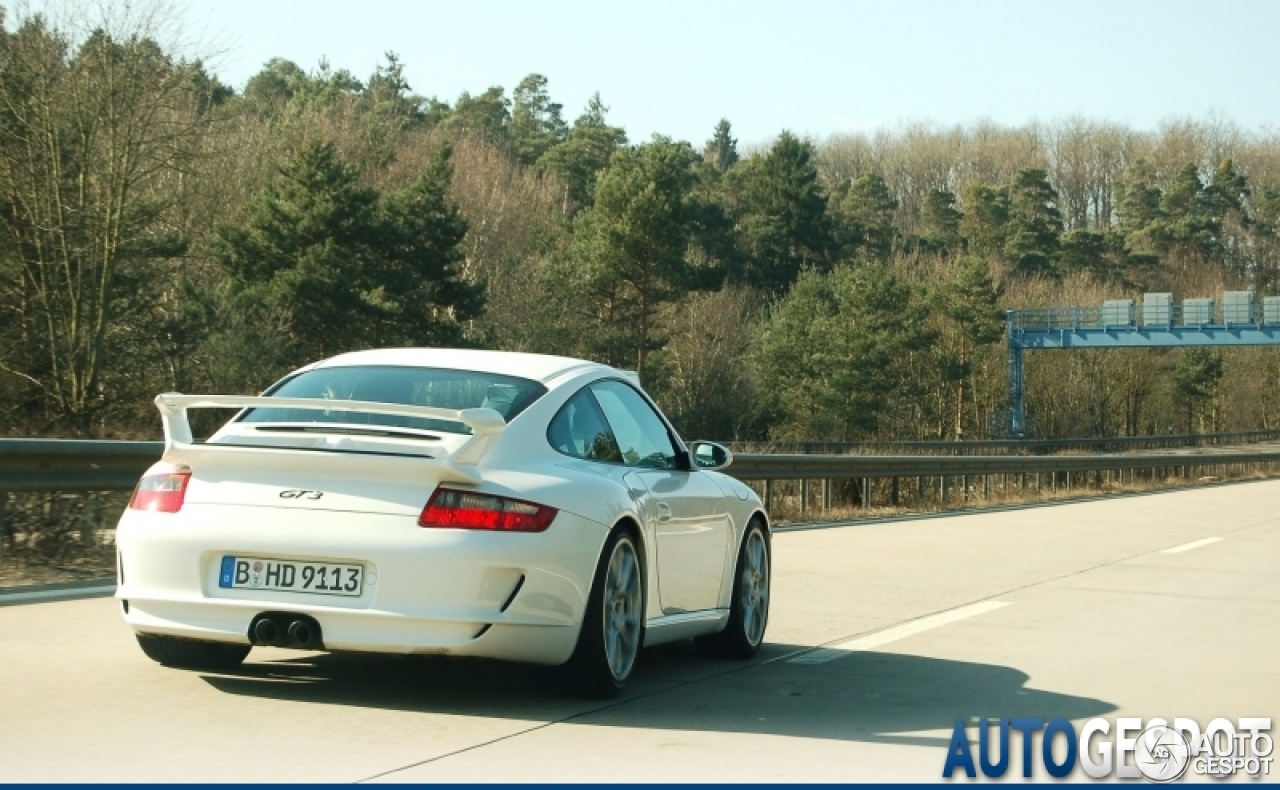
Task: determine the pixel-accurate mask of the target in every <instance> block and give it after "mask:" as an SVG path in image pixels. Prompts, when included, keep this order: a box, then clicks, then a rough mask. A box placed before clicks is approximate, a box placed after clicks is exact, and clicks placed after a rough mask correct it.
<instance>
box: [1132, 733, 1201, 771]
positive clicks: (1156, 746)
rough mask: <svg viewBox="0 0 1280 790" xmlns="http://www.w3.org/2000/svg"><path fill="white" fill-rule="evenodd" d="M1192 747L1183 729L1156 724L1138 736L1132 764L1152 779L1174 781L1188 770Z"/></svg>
mask: <svg viewBox="0 0 1280 790" xmlns="http://www.w3.org/2000/svg"><path fill="white" fill-rule="evenodd" d="M1190 762H1191V747H1190V746H1188V745H1187V739H1186V737H1185V736H1183V734H1182V733H1181V732H1178V731H1177V730H1175V729H1173V728H1172V727H1166V726H1165V725H1163V724H1156V725H1153V726H1151V727H1148V728H1146V729H1145V730H1143V731H1142V734H1141V735H1139V736H1138V742H1137V744H1135V746H1134V750H1133V764H1134V766H1136V767H1137V769H1138V773H1140V774H1142V775H1143V777H1145V778H1147V779H1149V780H1151V781H1152V782H1172V781H1173V780H1174V779H1177V778H1178V777H1180V776H1182V775H1183V774H1184V773H1186V772H1187V765H1189V764H1190Z"/></svg>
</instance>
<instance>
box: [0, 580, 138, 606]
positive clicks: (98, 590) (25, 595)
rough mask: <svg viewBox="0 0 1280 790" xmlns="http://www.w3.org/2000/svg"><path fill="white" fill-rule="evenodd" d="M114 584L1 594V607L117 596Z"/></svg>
mask: <svg viewBox="0 0 1280 790" xmlns="http://www.w3.org/2000/svg"><path fill="white" fill-rule="evenodd" d="M115 592H116V586H115V585H114V584H112V585H109V586H105V587H67V588H63V589H61V590H36V591H34V592H6V593H0V606H3V605H5V604H7V603H17V602H18V601H56V600H58V599H59V598H75V597H80V598H92V597H95V596H99V595H115Z"/></svg>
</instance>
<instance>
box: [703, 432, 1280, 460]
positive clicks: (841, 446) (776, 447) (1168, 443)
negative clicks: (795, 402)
mask: <svg viewBox="0 0 1280 790" xmlns="http://www.w3.org/2000/svg"><path fill="white" fill-rule="evenodd" d="M1271 441H1280V429H1272V430H1258V431H1233V432H1226V433H1177V434H1156V435H1151V436H1099V437H1072V438H1066V439H966V440H962V441H938V440H920V441H896V442H875V441H862V442H768V443H766V442H730V443H728V444H729V448H730V449H732V450H733V452H734V454H735V455H738V454H739V450H740V449H741V450H742V451H743V453H744V454H746V453H747V451H748V448H751V447H763V448H768V450H769V452H767V453H765V454H767V455H773V454H775V453H804V454H814V453H825V454H834V455H844V454H847V453H850V452H878V451H883V450H898V451H910V452H912V453H921V454H932V455H990V454H993V453H998V452H1010V453H1023V454H1026V455H1043V454H1046V453H1053V452H1058V451H1060V450H1095V451H1099V452H1107V451H1117V450H1140V449H1148V450H1149V449H1160V448H1173V447H1205V446H1213V445H1229V444H1252V443H1255V442H1271Z"/></svg>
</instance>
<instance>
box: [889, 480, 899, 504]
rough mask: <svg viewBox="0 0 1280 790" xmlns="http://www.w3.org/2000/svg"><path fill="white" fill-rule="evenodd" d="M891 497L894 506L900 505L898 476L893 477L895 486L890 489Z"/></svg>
mask: <svg viewBox="0 0 1280 790" xmlns="http://www.w3.org/2000/svg"><path fill="white" fill-rule="evenodd" d="M890 497H891V501H892V503H893V506H894V507H897V506H898V478H896V477H895V478H893V488H892V489H891V490H890Z"/></svg>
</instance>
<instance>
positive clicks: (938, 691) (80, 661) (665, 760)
mask: <svg viewBox="0 0 1280 790" xmlns="http://www.w3.org/2000/svg"><path fill="white" fill-rule="evenodd" d="M1277 502H1280V481H1267V482H1255V483H1247V484H1238V485H1226V486H1219V487H1213V488H1205V489H1196V490H1186V491H1179V492H1174V493H1164V494H1157V495H1150V496H1131V497H1125V498H1115V499H1106V500H1096V501H1089V502H1080V503H1074V504H1068V505H1057V506H1047V507H1030V508H1026V509H1022V510H1012V511H1006V512H1000V513H987V514H982V513H978V514H970V515H963V516H953V517H947V518H923V519H919V520H899V521H895V522H892V523H883V524H873V525H863V526H851V527H842V528H833V529H821V530H810V531H801V532H790V533H785V534H779V535H777V536H776V537H775V539H774V567H775V579H774V599H773V611H772V615H771V620H770V624H769V633H768V637H767V642H768V643H767V645H766V646H765V648H764V649H763V650H762V651H761V655H760V656H759V657H758V658H757V659H756V660H754V661H752V662H748V663H735V662H730V661H717V660H709V659H704V658H701V657H698V656H696V655H695V654H694V651H693V647H692V644H691V643H677V644H674V645H669V646H665V647H662V648H657V649H654V650H650V651H646V653H645V654H644V655H643V657H642V664H641V666H640V668H639V670H638V672H639V674H638V678H637V680H636V682H635V683H634V685H633V687H632V688H630V689H629V690H628V692H627V693H626V694H625V695H623V696H622V697H621V698H619V699H618V700H615V701H612V702H609V703H599V702H585V701H582V700H578V699H573V698H569V697H565V696H563V695H562V694H560V693H558V692H557V691H555V690H554V688H553V685H552V683H551V678H549V677H548V674H547V672H546V671H545V670H540V669H535V668H526V667H520V666H515V665H505V664H500V663H496V662H479V661H459V660H447V659H422V658H384V657H376V656H358V655H332V656H331V655H321V654H311V653H298V652H293V651H284V650H271V649H258V650H255V651H254V652H253V653H252V654H251V655H250V657H249V661H248V662H247V663H246V664H245V666H244V668H243V669H242V670H241V671H238V672H235V673H229V674H208V673H198V672H187V671H181V670H173V669H167V668H164V667H160V666H158V665H156V664H153V663H152V662H151V661H149V660H148V659H146V658H145V657H144V656H143V655H142V653H141V651H140V650H139V649H138V648H137V646H136V645H135V643H134V641H133V638H132V636H131V634H130V633H129V631H128V629H127V628H126V627H125V625H124V624H123V622H122V621H121V620H120V618H119V616H118V610H117V606H118V602H116V601H114V600H112V599H109V598H95V599H88V600H72V601H58V602H51V603H27V604H22V605H13V606H5V607H0V781H5V782H12V781H94V782H98V781H165V782H168V781H308V782H331V781H332V782H348V781H362V780H372V781H578V780H589V781H775V780H785V781H812V780H825V781H857V780H863V781H866V780H888V781H894V780H898V781H902V780H924V781H932V780H936V779H938V778H939V777H940V776H941V771H942V767H943V764H944V761H945V758H946V752H947V744H948V740H949V736H950V733H951V727H952V723H953V722H954V721H955V719H956V718H957V717H961V718H964V719H966V720H968V719H970V718H972V717H978V716H990V717H1011V716H1033V717H1037V718H1039V717H1043V718H1045V719H1051V718H1055V717H1059V716H1062V717H1066V718H1069V719H1072V720H1074V721H1076V722H1082V721H1084V720H1087V719H1089V718H1092V717H1095V716H1102V717H1106V718H1109V719H1112V720H1114V718H1115V717H1117V716H1135V717H1139V718H1142V719H1149V718H1151V717H1156V716H1162V717H1166V718H1169V719H1172V718H1173V717H1175V716H1184V717H1190V718H1194V719H1197V720H1198V721H1200V722H1201V724H1204V723H1206V722H1208V721H1209V720H1210V719H1213V718H1216V717H1227V718H1231V719H1235V718H1238V717H1241V716H1270V717H1272V718H1273V719H1275V718H1280V661H1277V660H1276V659H1275V656H1276V655H1277V653H1278V652H1280V638H1278V636H1277V629H1276V623H1277V614H1278V613H1280V585H1277V584H1276V580H1277V571H1280V513H1277V507H1276V504H1275V503H1277ZM1208 538H1217V539H1218V540H1213V541H1208V542H1201V541H1203V540H1204V539H1208ZM1168 549H1180V550H1178V551H1174V552H1169V551H1167V550H1168ZM815 648H818V649H817V650H815ZM1017 765H1020V763H1015V769H1014V770H1016V766H1017ZM1275 778H1276V777H1275V776H1274V775H1273V776H1272V779H1273V780H1274V779H1275Z"/></svg>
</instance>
